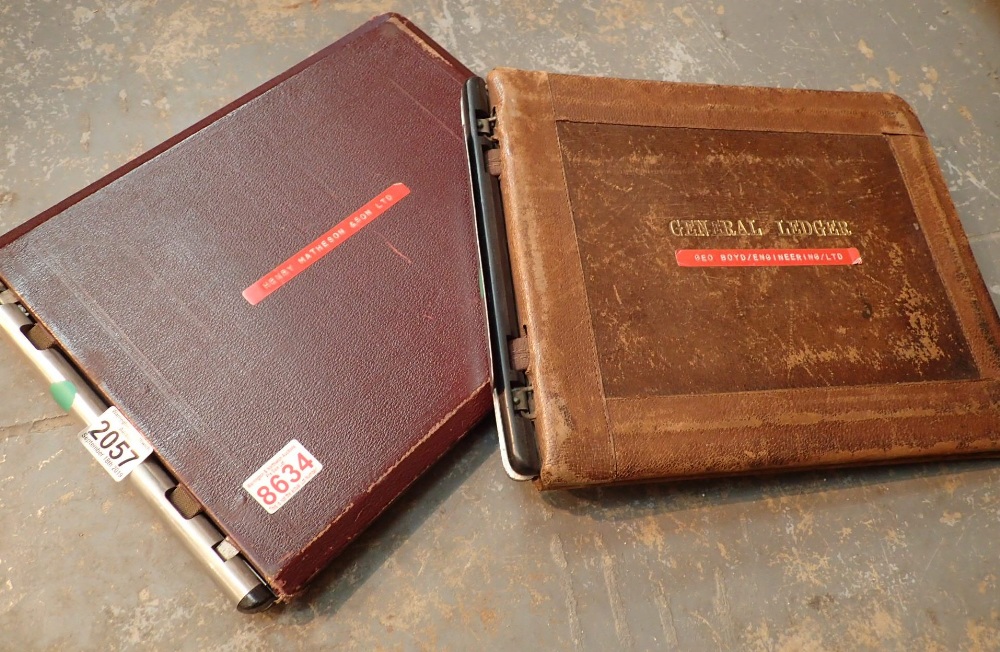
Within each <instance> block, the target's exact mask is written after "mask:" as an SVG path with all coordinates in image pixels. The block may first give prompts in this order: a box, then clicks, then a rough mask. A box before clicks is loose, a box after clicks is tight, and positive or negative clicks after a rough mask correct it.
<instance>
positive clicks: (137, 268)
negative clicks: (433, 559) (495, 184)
mask: <svg viewBox="0 0 1000 652" xmlns="http://www.w3.org/2000/svg"><path fill="white" fill-rule="evenodd" d="M469 76H470V73H469V71H468V70H467V69H465V68H464V67H463V66H461V64H459V63H458V62H456V61H455V60H454V59H452V58H451V57H449V56H448V55H447V54H445V53H444V52H443V50H441V49H440V48H439V47H438V46H436V45H434V44H433V43H431V42H430V41H429V40H428V38H427V37H426V36H425V35H423V34H422V33H420V32H419V31H418V30H416V28H414V27H413V26H412V25H410V24H409V23H407V22H406V21H405V20H404V19H402V18H400V17H397V16H384V17H381V18H378V19H376V20H374V21H372V22H370V23H368V24H366V25H365V26H363V27H362V28H360V29H359V30H357V31H356V32H354V33H352V34H350V35H348V36H347V37H345V38H344V39H342V40H340V41H338V42H337V43H335V44H334V45H332V46H330V47H329V48H327V49H325V50H323V51H321V52H319V53H318V54H316V55H315V56H313V57H311V58H310V59H308V60H307V61H305V62H303V63H302V64H300V65H298V66H296V67H295V68H293V69H291V70H289V71H288V72H286V73H284V74H283V75H280V76H279V77H277V78H276V79H275V80H272V81H271V82H268V83H267V84H265V85H264V86H262V87H260V88H258V89H257V90H255V91H252V92H251V93H249V94H248V95H247V96H245V97H243V98H241V99H239V100H237V101H236V102H234V103H233V104H231V105H229V106H227V107H225V108H223V109H221V110H220V111H219V112H217V113H215V114H213V115H212V116H210V117H209V118H207V119H206V120H204V121H202V122H200V123H198V124H196V125H194V126H193V127H192V128H190V129H188V130H186V131H185V132H182V133H181V134H180V135H178V136H177V137H175V138H173V139H171V140H170V141H167V142H166V143H164V144H163V145H161V146H160V147H157V148H155V149H154V150H153V151H151V152H150V153H148V154H146V155H144V156H142V157H140V158H139V159H138V160H137V161H134V162H132V163H130V164H129V165H127V166H125V167H124V168H122V169H121V170H119V171H117V172H115V173H112V174H111V175H109V176H108V177H106V178H105V179H102V180H101V181H98V182H97V183H95V184H94V185H92V186H90V187H88V188H86V189H85V190H83V191H81V192H80V193H78V194H76V195H74V196H73V197H71V198H70V199H69V200H67V201H65V202H62V203H61V204H59V205H58V206H56V207H54V208H53V209H51V210H49V211H46V212H45V213H43V214H41V215H40V216H38V217H37V218H35V219H33V220H31V221H30V222H29V223H28V224H27V225H26V226H25V227H23V228H20V229H18V230H17V231H16V232H13V233H12V234H8V236H6V237H5V238H4V239H3V240H0V244H3V245H5V246H4V247H3V249H0V274H2V277H3V279H4V280H5V281H6V282H7V283H9V284H10V285H11V286H12V287H14V288H16V290H17V292H18V293H19V294H20V296H21V297H22V298H23V299H24V301H25V302H26V304H27V305H28V306H29V307H30V309H31V310H32V311H33V312H34V313H35V315H36V316H37V317H38V318H39V319H40V321H42V322H43V323H44V324H46V325H47V326H48V327H49V328H50V330H51V331H52V332H53V334H54V335H55V336H56V337H57V338H58V340H59V341H60V342H61V343H62V345H63V346H64V347H65V349H66V351H67V352H68V354H69V356H70V357H71V358H72V359H73V360H74V361H75V362H76V364H77V365H78V366H79V368H80V369H82V370H83V372H84V373H85V374H86V375H87V376H88V377H89V379H90V380H91V381H92V382H93V383H94V384H95V386H96V387H97V388H98V389H99V390H100V391H101V392H103V393H104V394H105V395H106V396H107V397H108V398H109V399H110V400H111V402H113V403H114V404H115V405H117V406H118V407H119V408H121V409H122V410H123V412H124V413H125V414H126V415H128V417H129V418H130V419H131V420H132V421H133V422H134V423H135V424H136V425H137V426H138V427H139V429H140V430H141V431H142V432H144V433H145V434H146V435H147V436H148V437H149V439H150V440H151V441H152V443H153V444H154V446H155V447H156V449H157V452H158V453H159V455H160V456H161V457H162V458H163V460H164V461H165V463H166V464H167V466H168V467H169V468H170V469H171V471H172V472H173V473H174V474H175V475H176V476H177V477H178V479H179V480H180V481H182V482H183V483H185V484H186V485H187V486H188V488H189V489H190V490H191V492H192V493H193V494H194V495H195V496H196V497H197V498H198V500H199V501H200V502H201V503H202V504H203V505H204V506H205V508H206V509H207V511H208V512H209V513H210V514H211V515H212V517H213V518H215V519H216V521H217V522H218V523H219V524H220V525H221V526H222V528H223V529H224V530H225V531H226V532H227V533H228V534H229V535H230V536H232V537H233V539H235V541H236V542H237V544H238V545H239V546H240V547H241V548H242V550H243V551H244V552H245V553H246V555H247V556H248V558H249V560H250V561H251V562H252V563H253V564H254V565H255V566H256V567H257V568H258V570H260V571H261V572H262V573H263V574H264V576H265V577H266V578H267V579H268V581H269V582H270V583H271V585H272V587H273V588H274V589H275V590H276V591H277V592H278V594H279V595H280V596H281V597H285V598H287V597H289V596H291V595H293V594H295V593H297V592H299V591H300V590H301V589H302V588H303V585H304V584H305V582H306V581H307V580H308V579H309V578H310V577H312V576H313V575H314V574H315V573H316V572H317V571H318V570H319V569H321V568H322V567H323V566H324V565H325V564H326V563H327V562H328V561H329V560H330V559H331V558H332V557H333V556H334V555H335V554H336V553H337V552H338V551H339V550H340V549H341V548H343V547H344V546H345V545H346V544H347V543H348V542H349V541H350V540H351V539H352V538H353V537H354V536H355V535H356V534H357V533H358V532H359V531H360V530H362V529H363V528H364V527H365V526H366V525H368V523H370V522H371V520H372V519H374V518H375V517H376V516H377V515H378V514H379V513H380V512H381V511H382V510H383V509H385V507H387V506H388V504H389V503H390V502H391V501H392V500H393V499H394V498H395V497H396V496H398V495H399V493H400V492H401V491H403V490H404V489H405V488H406V486H407V485H409V484H410V483H411V482H412V481H413V480H414V479H415V478H416V477H417V476H418V475H419V474H420V473H422V472H423V471H424V470H425V469H426V468H427V467H428V466H429V465H430V464H431V463H432V462H433V461H434V460H436V459H437V458H438V457H439V456H440V455H441V454H442V453H443V452H444V451H445V450H446V449H447V448H448V447H449V446H450V445H451V444H452V443H453V442H454V441H455V440H456V439H457V438H458V437H460V436H461V435H462V434H464V433H465V432H466V431H467V430H468V429H469V428H470V427H471V426H472V425H473V424H474V423H475V422H476V421H477V420H479V419H480V418H481V417H482V416H483V415H484V414H485V413H486V412H487V411H488V410H489V408H490V397H489V391H488V378H489V365H488V357H487V356H488V353H487V343H486V339H485V325H484V316H483V309H482V303H481V299H480V294H479V287H478V280H477V274H476V269H477V264H478V257H477V248H476V233H475V226H474V222H473V220H472V219H471V217H470V215H471V214H472V213H471V211H472V208H471V201H470V190H469V187H468V183H467V182H465V180H466V178H467V174H468V173H467V169H466V160H465V146H464V141H463V139H462V135H461V126H460V111H459V97H460V91H461V87H462V84H463V82H464V80H465V79H467V78H468V77H469ZM396 182H402V183H405V184H406V185H407V186H408V187H409V188H410V191H411V194H410V195H409V196H408V197H407V198H405V199H404V200H403V201H401V202H400V203H399V204H397V205H396V206H394V207H392V208H391V209H390V210H389V211H388V212H387V213H386V214H385V215H383V216H382V217H380V218H379V219H378V220H377V221H376V222H373V223H372V224H370V225H368V226H366V227H365V228H364V229H363V230H361V231H360V232H359V233H357V234H356V235H355V236H354V237H353V238H351V240H350V241H348V242H346V243H344V244H343V245H342V246H340V247H339V248H338V249H336V250H335V251H333V252H331V253H329V254H328V255H327V256H326V257H324V258H323V259H322V260H320V261H319V262H317V263H316V264H314V265H313V266H312V267H310V268H309V269H307V270H306V271H305V272H304V273H302V274H301V275H300V276H298V277H297V278H295V279H294V280H292V281H291V282H289V283H288V284H287V285H285V286H284V287H282V288H280V289H279V290H278V291H277V292H275V293H274V294H272V295H271V296H269V297H268V298H267V299H265V300H264V301H263V302H262V303H260V304H259V305H257V306H251V305H250V304H249V303H247V302H246V301H245V300H244V299H243V297H242V296H241V292H242V290H243V289H244V288H246V287H247V286H249V285H250V284H251V283H253V282H254V281H256V280H257V279H258V278H260V277H261V276H263V275H264V274H266V273H268V272H270V271H271V270H272V269H273V268H274V267H275V266H277V265H278V264H279V263H281V262H282V261H283V260H285V259H286V258H287V257H288V256H290V255H291V254H293V253H295V252H297V251H298V250H299V249H300V248H301V247H303V246H304V245H306V244H308V243H309V242H311V241H312V240H313V239H314V238H316V237H318V236H319V235H320V234H321V233H323V232H325V231H326V230H327V229H329V228H330V227H331V226H332V225H334V224H336V223H337V222H339V221H340V220H342V219H343V218H344V217H346V216H347V215H349V214H350V213H351V212H353V211H354V210H356V209H357V208H358V207H360V206H361V205H363V204H365V203H366V202H368V201H369V200H371V199H373V198H374V197H375V196H376V195H378V194H379V193H380V192H381V191H382V190H384V189H385V188H387V187H388V186H389V185H390V184H392V183H396ZM18 236H19V237H18ZM292 438H296V439H298V440H299V441H300V442H301V443H302V444H303V445H304V446H305V447H306V448H307V449H308V450H309V451H310V452H312V453H313V455H315V457H316V458H317V459H319V461H320V462H321V463H322V464H323V470H322V471H321V472H320V473H319V474H318V475H317V476H316V477H315V478H314V479H313V480H312V481H311V482H310V483H309V484H307V485H306V486H305V487H304V488H303V489H302V491H301V492H300V493H299V494H298V495H296V496H295V497H294V498H292V499H291V501H290V502H288V503H287V504H286V505H285V506H284V507H282V508H281V509H280V510H279V511H278V512H276V513H275V514H273V515H268V514H267V513H265V511H264V510H263V509H262V508H261V507H260V506H259V505H258V504H257V503H256V502H255V501H254V500H253V499H252V498H251V497H250V496H249V495H248V494H247V493H246V492H245V491H244V490H243V488H242V483H243V482H244V480H246V478H247V477H249V476H250V475H251V474H252V473H253V472H254V471H256V470H257V469H258V468H259V467H260V466H261V465H262V464H263V463H264V462H265V461H267V460H268V459H269V458H270V457H271V456H272V455H274V454H275V453H276V452H277V451H278V450H280V449H281V448H282V447H283V446H284V445H285V444H286V443H287V442H288V441H289V440H291V439H292Z"/></svg>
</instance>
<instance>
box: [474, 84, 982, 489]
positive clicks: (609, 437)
mask: <svg viewBox="0 0 1000 652" xmlns="http://www.w3.org/2000/svg"><path fill="white" fill-rule="evenodd" d="M463 115H464V117H465V120H466V126H467V129H468V140H469V149H470V156H471V160H472V161H473V164H474V165H473V185H474V187H475V188H476V197H477V209H478V211H479V219H480V221H481V230H482V232H483V235H482V236H481V238H482V239H483V242H484V245H483V252H484V254H485V255H486V262H485V264H484V267H485V269H486V270H487V272H486V273H487V281H488V283H487V286H488V287H489V288H490V291H491V297H492V302H491V305H490V313H491V329H492V336H493V344H494V377H495V380H496V388H495V399H496V403H497V412H498V415H499V420H500V423H501V429H502V431H503V432H504V435H503V437H502V443H503V447H504V449H505V456H506V458H507V461H508V464H507V466H508V471H509V472H510V473H511V474H512V475H513V476H515V477H519V478H537V484H538V486H539V487H541V488H543V489H550V488H558V487H574V486H580V485H589V484H598V483H616V482H632V481H642V480H654V479H665V478H681V477H695V476H713V475H720V474H728V473H746V472H757V471H770V470H781V469H801V468H807V467H818V466H839V465H852V464H863V463H879V462H889V461H899V460H914V459H919V458H929V457H937V456H946V455H977V454H986V453H995V452H996V451H997V450H998V449H1000V410H998V407H1000V406H998V403H1000V345H998V342H1000V323H998V319H997V314H996V312H995V310H994V308H993V306H992V304H991V302H990V300H989V297H988V295H987V291H986V288H985V286H984V284H983V281H982V279H981V277H980V275H979V272H978V268H977V267H976V264H975V262H974V260H973V257H972V254H971V251H970V249H969V245H968V243H967V241H966V238H965V235H964V233H963V231H962V228H961V225H960V224H959V221H958V219H957V216H956V213H955V208H954V206H953V205H952V203H951V200H950V198H949V196H948V192H947V189H946V187H945V184H944V182H943V180H942V177H941V173H940V170H939V169H938V166H937V163H936V160H935V157H934V153H933V151H932V150H931V147H930V145H929V144H928V141H927V137H926V135H925V134H924V132H923V129H922V128H921V126H920V123H919V122H918V120H917V118H916V116H915V115H914V114H913V112H912V111H911V109H910V108H909V107H908V106H907V105H906V104H905V103H904V102H903V101H902V100H901V99H900V98H898V97H896V96H893V95H888V94H875V93H845V92H818V91H804V90H780V89H764V88H738V87H722V86H708V85H695V84H675V83H660V82H645V81H625V80H616V79H598V78H588V77H579V76H565V75H555V74H547V73H544V72H527V71H520V70H496V71H494V72H493V73H491V74H490V76H489V82H488V88H487V86H486V84H484V83H483V81H482V80H479V79H475V80H472V81H470V82H469V85H467V89H466V95H465V106H464V108H463ZM497 179H499V181H497Z"/></svg>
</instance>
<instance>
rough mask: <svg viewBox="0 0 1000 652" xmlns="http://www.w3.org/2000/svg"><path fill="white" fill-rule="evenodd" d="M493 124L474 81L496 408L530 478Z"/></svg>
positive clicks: (472, 158)
mask: <svg viewBox="0 0 1000 652" xmlns="http://www.w3.org/2000/svg"><path fill="white" fill-rule="evenodd" d="M494 120H495V118H493V116H491V114H490V107H489V97H488V95H487V93H486V85H485V83H484V82H483V80H482V79H481V78H479V77H473V78H472V79H470V80H469V81H467V82H466V83H465V87H464V88H463V89H462V125H463V127H464V130H465V139H466V146H467V148H468V153H469V171H470V174H471V179H472V197H473V203H474V205H475V211H476V227H477V229H478V232H479V257H480V262H481V265H480V272H481V274H482V282H483V295H484V296H483V298H484V300H485V302H486V317H487V322H488V328H489V339H490V355H491V357H492V363H493V364H492V374H493V407H494V409H495V411H496V418H497V430H498V431H499V434H500V452H501V455H502V459H503V464H504V468H505V470H506V471H507V475H509V476H510V477H511V478H514V479H515V480H530V479H532V478H535V477H537V476H538V473H539V468H540V466H541V465H540V462H539V457H538V447H537V444H536V441H535V425H534V421H533V417H534V413H533V390H532V388H531V385H530V384H529V383H528V379H527V377H526V375H525V374H524V372H522V371H519V370H518V369H516V368H515V367H514V365H513V364H512V361H511V355H510V342H511V340H513V339H515V338H517V337H518V336H519V335H520V334H519V332H518V328H519V326H518V323H519V322H518V318H517V305H516V304H515V302H514V286H513V279H512V277H511V272H510V259H509V256H508V252H507V229H506V225H505V224H504V217H503V208H502V203H501V198H500V184H499V182H498V181H497V178H496V177H495V176H493V175H492V174H490V171H489V169H488V165H487V161H486V152H487V151H488V150H490V149H492V148H494V147H496V143H495V141H494V140H493V122H494Z"/></svg>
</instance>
